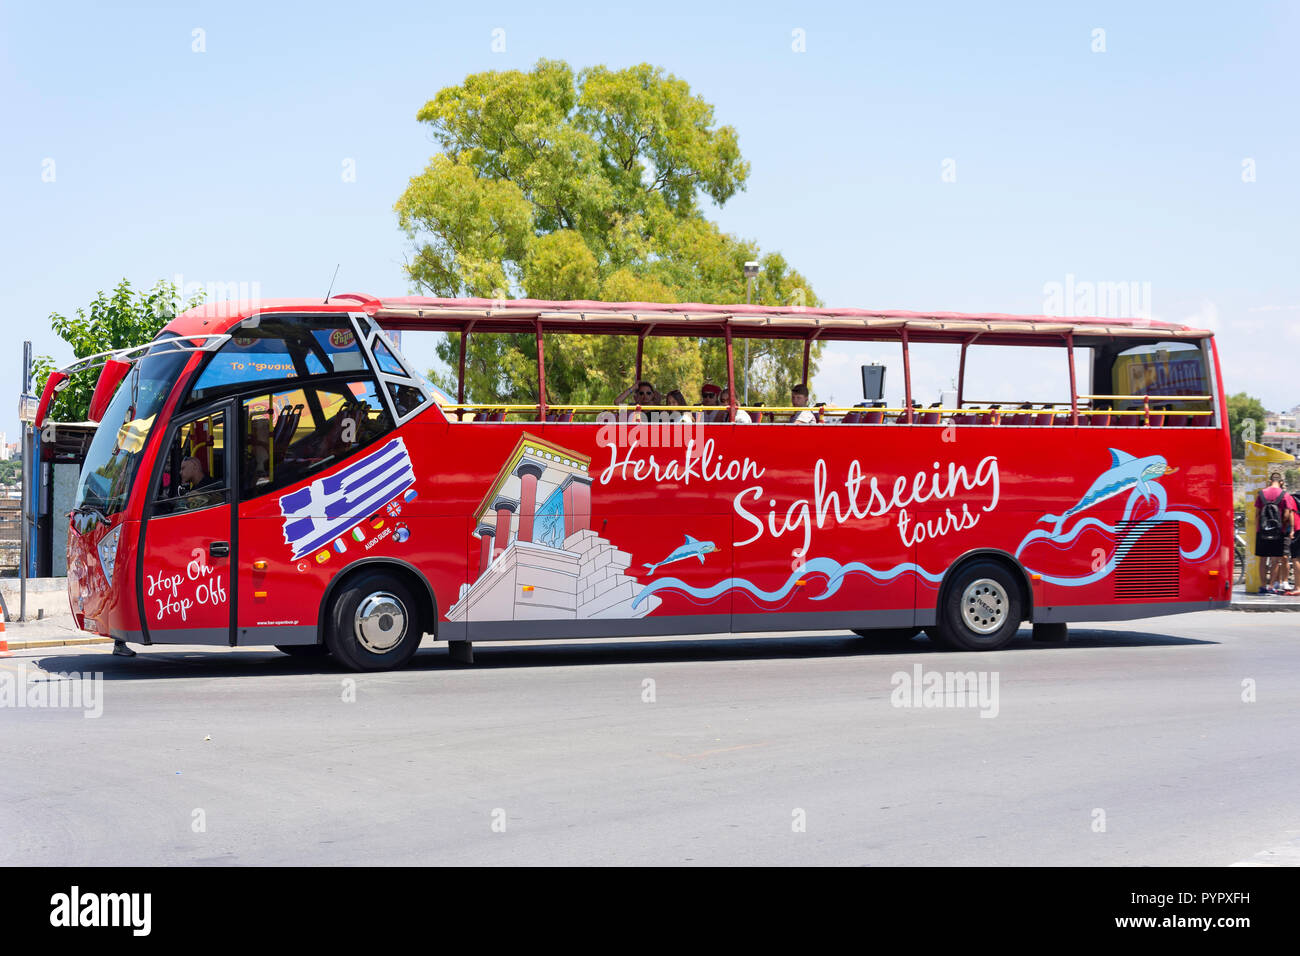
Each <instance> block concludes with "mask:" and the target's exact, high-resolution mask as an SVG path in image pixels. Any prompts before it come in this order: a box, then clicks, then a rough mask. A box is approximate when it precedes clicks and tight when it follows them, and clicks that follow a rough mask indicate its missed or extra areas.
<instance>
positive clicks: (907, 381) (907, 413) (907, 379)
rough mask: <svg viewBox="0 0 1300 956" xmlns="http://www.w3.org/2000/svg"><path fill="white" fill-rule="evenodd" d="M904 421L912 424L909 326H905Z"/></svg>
mask: <svg viewBox="0 0 1300 956" xmlns="http://www.w3.org/2000/svg"><path fill="white" fill-rule="evenodd" d="M903 416H904V417H903V421H905V422H906V423H907V424H909V425H910V424H912V361H911V359H910V358H909V356H908V349H907V327H906V326H904V327H903Z"/></svg>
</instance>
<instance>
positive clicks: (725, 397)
mask: <svg viewBox="0 0 1300 956" xmlns="http://www.w3.org/2000/svg"><path fill="white" fill-rule="evenodd" d="M719 398H720V399H721V402H720V404H721V405H722V406H723V407H722V409H721V415H722V419H721V420H722V421H724V422H725V421H727V416H728V413H729V412H730V409H729V408H728V407H727V406H729V405H730V404H731V390H730V389H727V388H724V389H723V390H722V394H721V395H720V396H719ZM731 420H732V421H733V422H735V423H736V424H737V425H752V424H754V420H753V419H752V418H750V417H749V412H747V411H745V410H744V409H743V408H737V409H736V417H735V418H733V419H731Z"/></svg>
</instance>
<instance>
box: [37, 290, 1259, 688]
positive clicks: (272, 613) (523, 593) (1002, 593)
mask: <svg viewBox="0 0 1300 956" xmlns="http://www.w3.org/2000/svg"><path fill="white" fill-rule="evenodd" d="M415 331H437V332H441V333H444V334H449V335H450V336H452V339H453V341H458V347H459V349H460V351H459V354H460V356H461V359H460V363H459V368H458V370H457V371H458V375H459V387H458V394H457V395H456V396H455V400H454V401H453V400H452V398H451V397H450V395H448V394H444V393H443V392H441V391H440V390H438V389H437V388H435V387H434V386H433V385H431V384H430V383H429V382H428V381H427V380H426V379H425V378H424V377H423V376H422V375H421V374H420V372H419V371H417V370H416V369H415V368H414V367H412V365H411V363H410V362H409V361H408V360H407V359H406V358H404V357H403V355H402V354H401V352H400V351H399V349H398V347H397V346H396V345H395V344H394V337H392V336H390V334H389V333H390V332H402V333H404V334H408V335H410V334H412V333H414V332H415ZM574 333H577V334H582V335H586V336H596V337H606V336H619V335H622V336H631V337H633V338H634V339H635V343H636V362H635V368H634V369H631V368H629V372H630V373H634V377H632V375H630V376H629V378H630V382H629V383H628V384H631V383H632V382H637V381H640V380H641V378H642V374H643V371H644V369H643V356H644V355H646V351H645V346H646V344H647V343H650V344H651V345H654V346H655V347H656V348H659V349H660V351H659V352H658V353H657V354H660V355H663V354H666V353H665V352H664V351H663V346H664V345H665V343H662V342H659V341H658V340H659V338H660V337H663V336H667V337H674V336H675V337H681V338H694V339H696V340H711V344H709V346H708V347H709V348H712V349H714V352H713V354H714V355H717V356H725V373H723V372H722V371H721V370H719V371H718V372H717V373H716V374H717V376H718V377H719V378H721V377H722V375H723V374H725V380H726V384H727V386H728V393H726V394H728V395H729V398H728V400H727V401H726V402H725V403H724V404H709V405H703V404H702V405H694V406H687V407H685V408H683V407H681V406H678V405H673V406H658V405H655V406H651V405H650V400H651V398H652V396H651V395H650V394H649V393H647V394H645V395H643V396H642V399H643V401H644V404H643V405H642V406H640V407H636V408H632V409H628V408H626V407H624V408H622V409H618V408H614V407H612V405H613V403H612V401H611V402H606V403H605V404H603V405H602V404H598V403H597V404H592V403H590V402H588V403H586V404H572V405H563V404H552V401H555V402H560V401H563V400H564V399H565V398H566V396H556V395H552V394H550V393H548V390H547V378H546V362H547V356H546V349H547V345H548V343H549V344H550V347H551V348H552V349H554V350H555V351H554V353H553V355H552V361H553V363H554V362H556V361H559V359H560V358H561V357H562V356H561V349H562V348H563V339H562V337H563V336H564V335H566V334H574ZM500 334H507V335H511V336H513V338H512V339H511V341H512V342H513V343H515V345H516V349H515V352H514V353H512V354H519V349H518V343H520V342H521V341H526V342H527V343H529V346H530V347H529V349H528V351H529V352H530V353H531V354H528V355H525V356H522V357H523V358H526V359H527V360H528V361H529V362H534V361H535V362H536V370H537V382H536V389H535V392H534V391H533V390H532V389H531V388H530V389H529V390H528V391H529V392H531V394H526V395H521V396H517V400H516V401H515V403H513V404H502V403H501V402H500V399H499V396H497V397H496V398H497V400H496V401H495V402H493V403H491V404H483V403H480V404H473V403H470V402H467V401H466V396H465V381H466V370H465V355H466V342H467V341H468V340H469V339H470V337H472V336H478V335H500ZM750 339H765V340H782V341H784V343H785V345H786V347H787V349H788V351H787V352H784V353H781V354H787V355H794V356H796V359H795V361H796V362H797V355H798V351H799V349H798V343H802V350H803V369H802V371H803V378H804V379H805V380H806V378H807V370H808V361H809V352H810V350H811V348H812V347H813V344H814V343H815V342H844V341H852V342H859V343H864V345H863V346H862V347H863V348H870V349H877V350H881V354H887V355H889V356H892V357H891V358H889V360H888V361H887V362H885V363H883V365H877V366H875V367H873V368H870V369H867V370H866V371H864V373H863V380H864V386H865V383H867V381H868V377H869V376H868V374H867V373H868V371H869V372H871V373H872V374H871V376H870V377H871V381H873V382H878V381H879V379H880V377H881V376H882V375H883V373H884V371H886V370H889V369H890V368H892V369H893V373H892V378H893V380H894V381H897V379H898V378H899V375H900V373H901V380H902V383H901V384H902V390H901V398H900V400H899V401H898V402H895V403H894V405H893V407H889V406H886V405H885V404H884V400H883V398H882V396H883V391H882V390H879V389H876V394H870V395H867V396H866V400H865V401H863V402H861V403H854V404H853V405H841V406H825V405H823V406H816V407H814V408H811V409H809V408H805V407H802V406H801V405H800V406H796V405H791V406H790V407H782V408H764V407H760V406H757V405H753V406H747V407H746V406H742V405H740V404H738V400H737V395H738V392H737V384H738V383H737V377H738V372H737V369H736V363H735V361H734V360H733V356H734V355H735V354H736V352H735V348H734V347H735V345H737V344H740V345H741V346H743V344H744V342H745V340H750ZM629 341H630V340H629ZM791 342H793V343H795V344H794V346H793V348H792V349H791V348H790V346H791ZM669 344H670V343H669ZM534 345H535V352H534V351H533V347H534ZM855 348H856V346H855ZM927 349H929V350H934V349H940V350H941V351H943V352H944V354H946V355H948V356H950V357H956V362H955V364H956V368H954V369H952V375H951V378H950V380H949V381H951V384H952V385H954V386H955V389H953V390H947V389H945V390H944V391H943V393H941V394H940V395H939V396H938V397H939V398H940V401H939V402H937V403H935V404H933V405H923V404H921V402H920V401H919V399H920V398H922V397H924V396H914V394H913V379H914V378H915V377H916V376H917V375H918V374H919V372H918V370H919V369H921V368H922V366H923V365H926V363H927V362H929V361H930V360H929V359H928V358H924V356H926V355H927V354H928V353H927ZM999 350H1001V351H999ZM629 354H630V348H629ZM977 354H978V355H981V356H985V357H987V356H989V355H993V356H998V355H1003V356H1004V357H1005V358H1007V359H1010V358H1011V356H1013V355H1015V356H1020V355H1028V356H1030V357H1033V356H1040V357H1043V358H1045V359H1046V360H1048V364H1047V367H1049V368H1051V369H1053V370H1055V371H1054V372H1053V375H1054V377H1055V378H1056V379H1057V383H1056V384H1059V389H1057V388H1056V387H1055V385H1054V386H1053V388H1052V389H1051V390H1052V392H1053V394H1052V395H1051V396H1050V398H1051V400H1050V401H1048V400H1045V399H1046V398H1048V397H1049V396H1046V395H1034V394H1022V395H1019V396H1018V397H1019V398H1020V399H1022V400H1021V401H1016V402H1014V403H1008V402H1005V401H1003V402H993V401H989V400H988V397H987V396H981V395H971V394H970V391H969V387H970V379H971V376H970V370H969V369H968V363H969V362H970V361H971V360H973V358H974V357H975V356H976V355H977ZM718 361H719V363H720V362H721V358H719V360H718ZM1019 363H1020V359H1016V361H1015V363H1014V364H1013V365H1012V366H1011V367H1013V368H1020V367H1021V366H1020V364H1019ZM100 364H102V365H103V366H104V368H103V371H102V372H101V374H100V379H99V383H98V385H97V387H96V392H95V397H94V400H93V401H92V418H94V419H95V420H97V421H101V422H102V423H103V424H102V427H101V428H100V429H99V431H98V432H97V433H96V435H95V438H94V440H93V442H92V444H91V446H90V449H89V453H88V457H87V459H86V462H85V466H84V469H83V471H82V474H81V478H80V484H79V487H78V490H77V500H76V508H75V510H74V511H73V512H72V514H71V516H70V518H71V532H70V534H69V537H68V568H69V572H68V589H69V598H70V601H71V604H72V610H73V613H74V614H75V615H76V619H77V622H78V624H79V625H80V626H82V627H84V628H85V629H87V630H89V631H93V632H96V633H98V634H102V635H109V636H112V637H113V638H115V639H117V640H119V641H124V642H132V643H139V644H145V645H154V644H207V645H220V646H231V647H244V646H250V645H274V646H276V647H279V648H280V649H282V650H284V651H286V652H288V653H294V654H323V653H329V654H332V655H333V656H334V657H335V658H336V659H337V660H338V661H339V662H340V663H341V664H343V665H344V666H346V667H348V668H353V669H383V668H392V667H399V666H402V665H403V664H405V663H406V662H408V661H409V660H410V658H411V657H412V655H414V653H415V651H416V649H417V647H418V646H419V644H420V641H421V639H422V638H423V637H424V636H425V635H431V636H432V637H433V638H435V639H436V640H442V641H448V642H450V644H449V647H450V648H451V650H452V652H453V654H454V655H456V656H458V657H460V659H469V653H468V652H469V651H470V649H471V648H472V642H473V641H492V640H527V639H563V638H593V637H619V636H654V635H677V634H704V633H739V632H754V631H798V632H800V633H806V632H808V631H814V630H842V629H847V630H852V631H856V632H858V633H860V634H861V635H863V636H864V637H870V636H873V635H874V636H879V637H888V638H911V637H913V636H915V635H916V634H918V633H919V632H920V630H921V629H924V630H925V631H926V633H927V635H928V636H929V638H930V639H932V640H934V641H935V642H937V643H938V644H940V645H942V646H944V647H947V648H952V649H959V650H991V649H996V648H1000V647H1003V646H1004V645H1006V644H1007V642H1008V641H1010V640H1011V639H1012V638H1013V636H1014V635H1015V634H1016V631H1017V630H1018V628H1019V627H1020V625H1021V623H1022V622H1025V621H1028V622H1031V623H1032V624H1033V625H1034V628H1035V631H1036V632H1040V631H1041V634H1042V636H1047V635H1048V634H1050V633H1052V632H1055V633H1056V634H1058V635H1059V632H1060V631H1062V630H1063V628H1064V624H1063V622H1069V621H1107V620H1120V619H1126V618H1139V617H1148V616H1151V615H1156V614H1168V613H1174V612H1180V611H1191V610H1203V609H1208V608H1216V607H1222V606H1225V605H1226V604H1227V603H1228V601H1229V597H1230V587H1231V583H1230V582H1231V574H1230V569H1231V548H1232V542H1233V539H1232V533H1231V531H1232V476H1231V469H1230V462H1229V436H1228V430H1227V425H1226V422H1227V415H1226V405H1225V401H1224V394H1223V389H1222V387H1221V379H1220V372H1219V361H1218V357H1217V354H1216V351H1215V347H1214V341H1213V338H1212V336H1211V334H1210V333H1209V332H1206V331H1200V330H1196V329H1191V328H1186V327H1183V326H1178V325H1170V324H1164V323H1157V322H1151V321H1143V320H1112V319H1084V318H1069V319H1062V318H1050V317H1023V316H1012V315H958V314H949V313H914V312H873V311H865V310H853V309H807V308H770V307H766V306H741V305H736V306H714V305H689V304H673V305H664V304H654V303H601V302H544V301H534V300H512V301H500V300H480V299H421V298H409V297H408V298H395V299H384V300H378V299H374V298H369V297H366V296H361V295H339V296H334V297H332V298H330V299H329V300H328V301H327V302H325V303H324V304H322V303H320V302H311V301H308V300H297V301H282V300H277V301H272V302H260V303H257V304H256V305H247V304H246V305H240V304H238V303H232V304H219V305H210V306H204V307H200V308H197V309H193V310H191V311H189V312H186V313H185V314H183V315H181V316H178V317H177V318H176V319H175V320H174V321H172V322H171V323H170V324H169V325H168V326H167V327H166V328H165V329H164V330H163V331H162V332H161V333H160V334H159V336H158V337H157V338H156V339H155V340H154V341H153V342H152V343H150V344H149V345H147V346H144V347H142V348H139V349H135V350H129V351H124V352H122V353H116V354H112V355H106V356H98V357H92V358H91V359H87V360H83V361H82V362H81V363H79V364H78V365H76V366H72V367H70V368H69V369H65V370H62V371H60V372H58V373H55V374H54V375H52V376H51V378H50V381H49V382H48V383H47V386H46V390H45V393H44V395H43V396H42V401H41V406H40V410H39V415H40V417H43V416H44V411H45V409H46V408H47V407H48V404H49V401H50V399H51V397H52V395H53V394H54V392H55V391H57V390H58V389H59V388H61V387H63V385H64V384H65V383H66V381H67V376H68V375H69V374H72V373H74V372H76V371H79V370H84V369H85V368H88V367H91V366H94V365H100ZM926 367H927V368H928V365H927V366H926ZM1002 367H1003V368H1004V372H1003V373H1002V375H1001V378H1000V379H999V381H1000V382H1001V384H1002V385H1003V386H1004V387H1005V388H1010V389H1012V390H1013V391H1014V390H1016V389H1017V388H1020V387H1023V388H1024V389H1025V390H1029V388H1030V387H1031V384H1032V383H1031V382H1030V381H1029V379H1026V380H1025V383H1024V385H1023V386H1020V385H1018V384H1017V382H1016V381H1015V379H1016V378H1017V376H1016V375H1015V374H1010V375H1008V374H1006V372H1005V368H1006V367H1007V366H1006V363H1005V362H1004V364H1003V366H1002ZM789 380H790V381H794V379H792V378H791V379H789ZM1085 383H1086V384H1085ZM677 384H678V385H679V386H680V387H682V388H683V389H686V390H688V391H690V392H691V393H692V394H695V393H697V391H698V389H699V386H700V384H701V383H698V382H697V383H686V382H683V383H677ZM1034 387H1040V386H1034ZM1042 387H1044V388H1045V386H1042ZM1005 388H1004V390H1005ZM931 397H933V396H931ZM1039 399H1044V400H1039ZM521 403H522V404H521ZM809 419H812V421H811V422H810V423H805V422H808V420H809Z"/></svg>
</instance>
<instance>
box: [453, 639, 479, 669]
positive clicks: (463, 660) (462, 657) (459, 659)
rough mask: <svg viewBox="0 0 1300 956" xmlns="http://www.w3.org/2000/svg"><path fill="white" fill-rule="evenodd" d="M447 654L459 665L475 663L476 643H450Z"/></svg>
mask: <svg viewBox="0 0 1300 956" xmlns="http://www.w3.org/2000/svg"><path fill="white" fill-rule="evenodd" d="M447 653H449V654H450V655H451V659H452V660H453V661H454V662H455V663H457V664H473V663H474V642H473V641H448V642H447Z"/></svg>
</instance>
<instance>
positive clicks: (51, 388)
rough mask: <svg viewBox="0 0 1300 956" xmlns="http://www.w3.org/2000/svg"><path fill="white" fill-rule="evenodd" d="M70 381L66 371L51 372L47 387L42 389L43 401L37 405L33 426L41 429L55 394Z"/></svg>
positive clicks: (46, 381) (46, 383)
mask: <svg viewBox="0 0 1300 956" xmlns="http://www.w3.org/2000/svg"><path fill="white" fill-rule="evenodd" d="M67 381H68V375H67V373H66V372H51V373H50V377H49V378H47V379H46V380H45V387H44V388H43V389H41V401H40V403H39V404H38V405H37V406H36V417H35V418H34V419H33V420H32V427H33V428H35V429H36V430H37V431H40V429H41V426H42V425H43V424H45V413H46V412H48V411H49V410H50V402H52V401H54V394H55V393H56V392H58V391H59V390H61V389H62V388H63V386H64V384H65V383H66V382H67Z"/></svg>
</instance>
